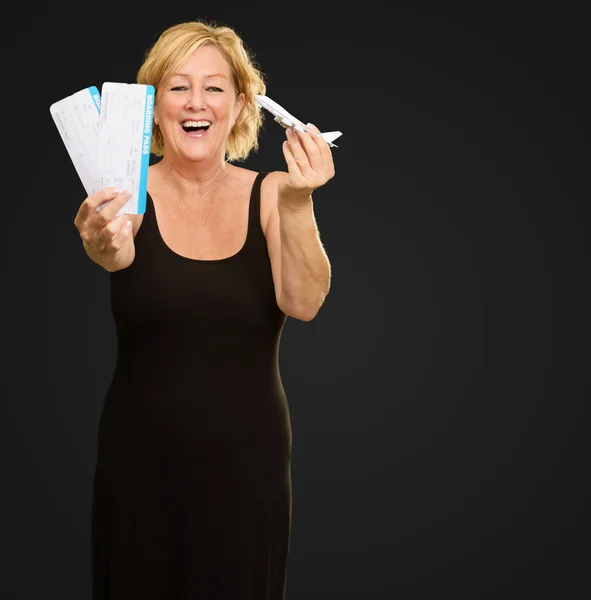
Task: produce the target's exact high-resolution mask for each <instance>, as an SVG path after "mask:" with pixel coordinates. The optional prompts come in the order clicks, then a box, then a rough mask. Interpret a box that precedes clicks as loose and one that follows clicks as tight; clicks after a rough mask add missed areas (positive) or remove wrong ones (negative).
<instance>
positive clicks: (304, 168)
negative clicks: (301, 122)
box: [279, 123, 335, 202]
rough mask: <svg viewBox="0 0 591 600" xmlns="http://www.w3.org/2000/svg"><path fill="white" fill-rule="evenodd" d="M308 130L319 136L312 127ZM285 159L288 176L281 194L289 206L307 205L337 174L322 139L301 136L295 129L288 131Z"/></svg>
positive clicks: (329, 151)
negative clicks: (297, 203)
mask: <svg viewBox="0 0 591 600" xmlns="http://www.w3.org/2000/svg"><path fill="white" fill-rule="evenodd" d="M307 127H308V129H310V130H311V131H314V132H315V133H320V131H319V130H318V128H317V127H316V126H314V125H312V124H311V123H309V124H308V125H307ZM286 135H287V141H285V142H283V156H285V161H286V162H287V169H288V176H287V177H286V178H285V179H284V181H283V182H282V184H281V185H280V188H279V191H280V193H281V195H282V196H284V197H285V198H286V199H288V200H289V201H290V202H298V201H301V202H306V201H308V200H309V198H310V194H312V192H313V191H314V190H315V189H317V188H319V187H320V186H322V185H324V184H325V183H326V182H327V181H329V180H330V179H332V178H333V177H334V174H335V169H334V163H333V160H332V152H331V150H330V146H329V145H328V143H327V142H326V140H325V139H324V138H323V137H322V136H320V135H312V134H310V133H302V132H300V131H296V130H295V129H294V128H293V127H290V128H289V129H287V130H286Z"/></svg>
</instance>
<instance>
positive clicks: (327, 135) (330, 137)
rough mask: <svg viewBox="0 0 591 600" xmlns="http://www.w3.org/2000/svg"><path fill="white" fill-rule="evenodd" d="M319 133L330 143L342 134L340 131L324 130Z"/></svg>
mask: <svg viewBox="0 0 591 600" xmlns="http://www.w3.org/2000/svg"><path fill="white" fill-rule="evenodd" d="M320 135H322V137H323V138H324V139H325V140H326V141H327V142H328V143H329V144H330V143H331V142H332V141H334V140H336V139H337V138H338V137H340V136H341V135H343V134H342V133H341V132H340V131H326V132H325V133H321V134H320Z"/></svg>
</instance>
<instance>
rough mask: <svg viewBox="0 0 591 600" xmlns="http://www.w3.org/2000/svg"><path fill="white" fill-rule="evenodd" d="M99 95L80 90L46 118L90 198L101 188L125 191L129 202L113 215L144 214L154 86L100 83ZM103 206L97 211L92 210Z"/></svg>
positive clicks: (52, 109)
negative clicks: (90, 104) (90, 103)
mask: <svg viewBox="0 0 591 600" xmlns="http://www.w3.org/2000/svg"><path fill="white" fill-rule="evenodd" d="M89 91H91V92H92V93H91V96H92V98H93V99H94V100H95V101H96V108H95V113H96V114H92V115H89V114H88V113H90V111H88V110H86V107H85V104H84V102H85V101H86V98H87V96H88V95H89V94H88V92H89ZM101 92H102V94H99V92H98V89H97V88H96V87H92V88H88V89H87V90H81V91H80V92H77V93H76V94H73V95H72V96H69V97H67V98H64V99H63V100H60V101H59V102H56V103H55V104H53V105H52V106H51V113H52V115H54V120H55V121H56V125H57V126H58V129H60V127H61V129H60V133H61V134H62V139H63V140H64V143H65V144H66V148H67V150H68V153H69V154H70V158H71V159H72V162H74V165H75V166H76V170H77V172H78V175H79V176H80V179H81V180H82V183H83V185H84V188H85V189H86V192H87V194H88V195H89V196H90V195H91V194H94V193H96V192H98V191H99V190H102V189H103V188H106V187H116V188H118V189H120V190H129V191H130V192H131V198H130V199H129V200H128V201H127V202H126V203H125V204H124V205H123V206H122V207H121V209H120V210H119V212H118V213H117V215H116V216H119V215H122V214H143V213H144V212H145V210H146V194H147V182H148V167H149V165H150V148H151V141H152V115H153V109H154V87H153V86H151V85H143V84H136V83H115V82H105V83H103V86H102V89H101ZM58 109H59V111H58ZM79 114H84V115H86V117H85V120H84V121H82V123H84V124H85V127H82V123H80V122H79V121H80V120H81V119H80V118H79V117H77V115H79ZM66 116H67V117H68V118H67V119H66ZM58 118H59V120H58ZM62 131H63V132H64V133H62ZM71 140H75V143H73V142H72V141H71ZM81 148H82V149H83V150H84V151H81ZM108 203H109V202H106V203H104V204H102V205H101V206H99V207H98V208H97V211H100V210H101V209H102V208H104V207H105V206H106V205H107V204H108Z"/></svg>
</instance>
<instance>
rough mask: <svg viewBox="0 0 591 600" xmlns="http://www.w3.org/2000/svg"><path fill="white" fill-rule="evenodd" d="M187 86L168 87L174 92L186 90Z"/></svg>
mask: <svg viewBox="0 0 591 600" xmlns="http://www.w3.org/2000/svg"><path fill="white" fill-rule="evenodd" d="M186 89H187V87H186V86H184V85H177V86H176V87H173V88H170V90H171V91H172V92H176V91H177V90H186Z"/></svg>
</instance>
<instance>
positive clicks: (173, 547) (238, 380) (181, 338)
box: [91, 173, 291, 600]
mask: <svg viewBox="0 0 591 600" xmlns="http://www.w3.org/2000/svg"><path fill="white" fill-rule="evenodd" d="M264 176H265V174H264V173H259V174H258V175H257V177H256V180H255V183H254V186H253V189H252V193H251V197H250V208H249V224H248V235H247V239H246V242H245V244H244V246H243V247H242V249H241V250H240V251H239V252H238V253H237V254H235V255H233V256H230V257H228V258H224V259H221V260H194V259H190V258H187V257H183V256H180V255H179V254H176V253H175V252H174V251H172V250H171V249H170V248H169V247H168V246H167V245H166V244H165V243H164V240H163V239H162V237H161V235H160V232H159V229H158V224H157V221H156V214H155V212H154V205H153V203H152V199H151V197H150V196H149V195H148V198H147V205H146V212H145V214H144V219H143V222H142V225H141V227H140V229H139V231H138V233H137V235H136V238H135V246H136V255H135V259H134V262H133V263H132V264H131V265H130V266H129V267H128V268H126V269H123V270H121V271H117V272H114V273H110V285H111V310H112V314H113V317H114V322H115V327H116V334H117V361H116V366H115V371H114V374H113V379H112V381H111V383H110V386H109V389H108V392H107V395H106V398H105V402H104V406H103V409H102V413H101V417H100V422H99V430H98V456H97V464H96V470H95V475H94V486H93V499H92V500H93V502H92V521H91V523H92V529H91V534H92V545H91V565H92V592H93V595H92V597H93V600H283V598H284V596H285V587H286V577H287V563H288V555H289V540H290V527H291V471H290V469H291V466H290V461H291V423H290V415H289V407H288V403H287V399H286V396H285V392H284V389H283V386H282V382H281V377H280V373H279V362H278V358H279V342H280V337H281V332H282V329H283V326H284V324H285V319H286V316H285V314H284V313H283V312H282V311H281V310H280V309H279V308H278V306H277V302H276V299H275V290H274V284H273V279H272V273H271V264H270V261H269V256H268V253H267V244H266V240H265V236H264V233H263V231H262V228H261V226H260V216H259V215H260V186H261V181H262V179H263V178H264Z"/></svg>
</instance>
